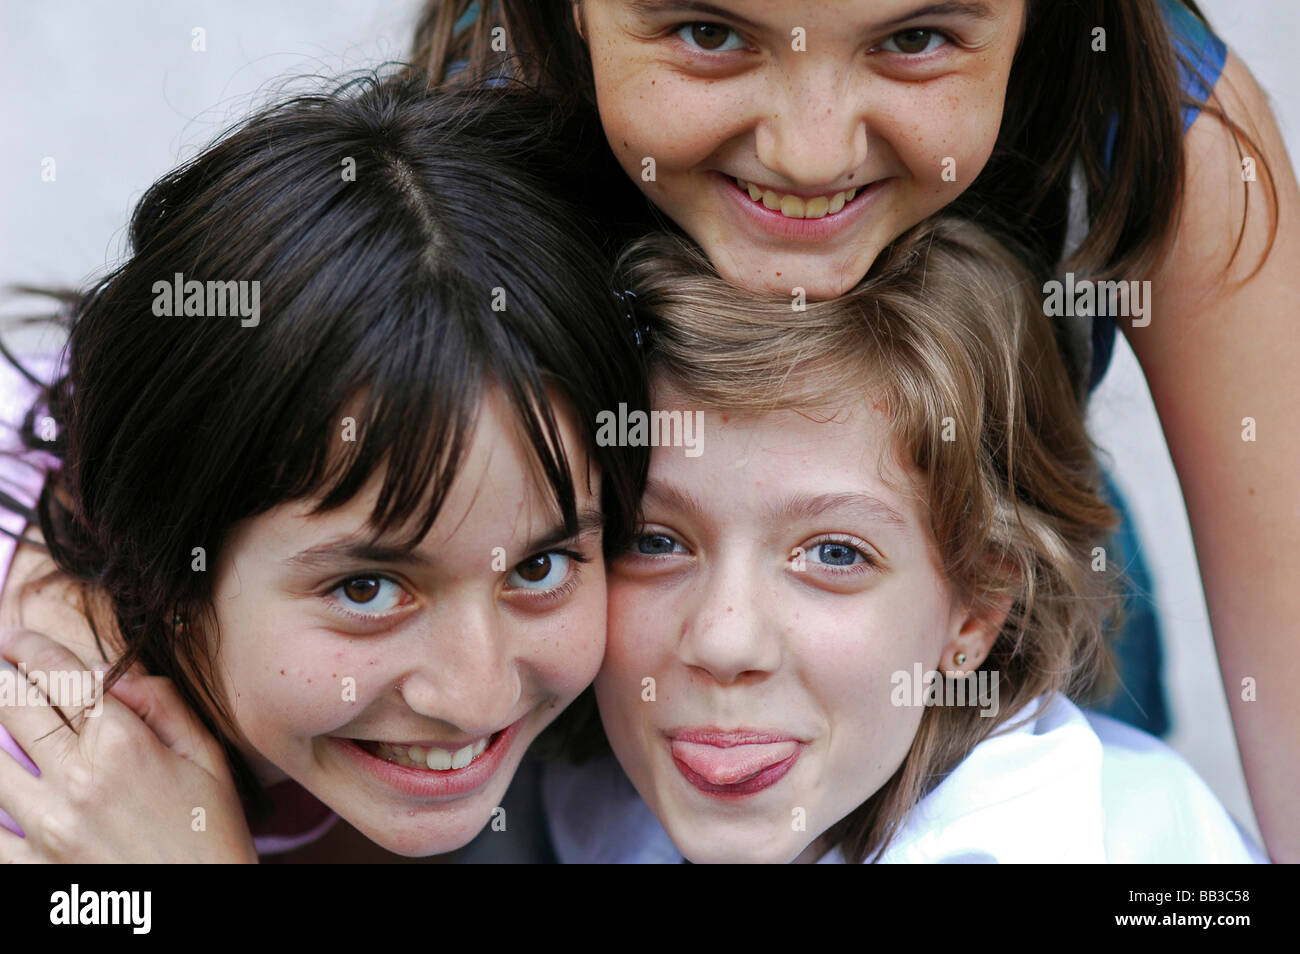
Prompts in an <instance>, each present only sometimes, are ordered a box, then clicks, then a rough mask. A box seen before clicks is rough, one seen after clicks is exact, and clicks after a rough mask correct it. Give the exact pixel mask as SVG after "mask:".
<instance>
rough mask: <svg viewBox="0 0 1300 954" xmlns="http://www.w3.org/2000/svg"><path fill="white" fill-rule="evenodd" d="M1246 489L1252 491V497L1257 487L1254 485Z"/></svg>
mask: <svg viewBox="0 0 1300 954" xmlns="http://www.w3.org/2000/svg"><path fill="white" fill-rule="evenodd" d="M1246 489H1247V490H1249V491H1250V495H1251V496H1252V497H1253V496H1255V488H1254V487H1247V488H1246Z"/></svg>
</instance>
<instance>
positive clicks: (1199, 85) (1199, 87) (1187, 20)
mask: <svg viewBox="0 0 1300 954" xmlns="http://www.w3.org/2000/svg"><path fill="white" fill-rule="evenodd" d="M1160 12H1161V13H1162V14H1164V18H1165V23H1166V24H1168V26H1169V35H1170V38H1171V39H1172V40H1173V44H1174V49H1175V51H1176V52H1177V53H1178V55H1179V60H1178V72H1179V74H1180V75H1181V77H1182V87H1183V95H1184V96H1185V97H1186V98H1187V99H1188V100H1190V101H1191V102H1190V103H1188V104H1186V105H1184V106H1183V132H1184V133H1186V132H1187V130H1189V129H1190V128H1191V127H1192V123H1194V122H1196V117H1197V116H1199V115H1200V114H1201V109H1200V106H1199V105H1198V104H1200V103H1204V102H1205V101H1206V100H1207V99H1209V97H1210V93H1211V92H1212V91H1213V90H1214V86H1215V84H1216V83H1218V81H1219V76H1220V74H1222V73H1223V66H1224V64H1225V63H1226V62H1227V59H1228V48H1227V47H1226V46H1225V45H1224V43H1223V41H1222V40H1220V39H1219V38H1218V37H1217V36H1215V35H1214V34H1213V33H1211V32H1210V31H1209V30H1207V29H1206V28H1205V25H1204V24H1203V23H1201V21H1200V20H1198V19H1197V18H1196V15H1195V14H1194V13H1192V11H1191V10H1189V9H1187V7H1185V6H1183V5H1182V3H1180V2H1179V0H1160ZM1116 128H1117V127H1116V126H1114V125H1112V126H1111V134H1110V136H1109V137H1108V139H1107V142H1106V165H1107V167H1109V166H1110V162H1111V155H1112V153H1113V152H1114V147H1115V132H1116ZM1115 331H1116V327H1115V322H1114V321H1113V320H1111V319H1110V318H1103V317H1098V318H1095V319H1093V322H1092V369H1091V372H1090V373H1089V377H1088V390H1089V391H1091V390H1092V389H1093V388H1095V387H1096V386H1097V385H1098V383H1100V381H1101V379H1102V376H1103V375H1104V374H1105V373H1106V368H1107V367H1109V365H1110V358H1111V355H1112V354H1113V353H1114V351H1115Z"/></svg>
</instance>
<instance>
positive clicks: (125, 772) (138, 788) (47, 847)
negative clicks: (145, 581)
mask: <svg viewBox="0 0 1300 954" xmlns="http://www.w3.org/2000/svg"><path fill="white" fill-rule="evenodd" d="M20 666H21V667H23V668H22V669H20V668H18V667H20ZM5 683H8V685H5ZM29 683H30V684H35V685H36V686H38V687H40V688H39V691H37V690H29V689H28V685H29ZM73 683H75V684H76V685H75V686H74V685H73ZM83 686H89V687H93V692H95V693H96V697H95V698H77V695H78V694H79V691H80V690H81V689H82V687H83ZM102 686H103V680H102V678H94V674H93V671H92V670H91V669H90V667H88V666H87V665H86V664H85V663H84V662H83V661H82V660H81V659H79V658H78V657H77V656H76V655H75V654H74V653H73V652H71V651H70V650H68V649H67V648H66V647H64V646H63V645H61V644H59V643H58V642H56V641H55V640H53V639H50V638H49V637H47V636H43V635H41V634H40V633H36V632H32V631H31V630H22V629H13V630H6V631H3V632H0V729H2V730H7V732H8V734H9V735H10V736H11V737H12V739H6V738H5V735H4V732H0V748H3V749H5V750H6V751H7V752H8V754H4V753H0V861H4V862H79V863H101V862H157V863H172V862H256V861H257V852H256V849H255V848H254V846H253V839H252V835H251V834H250V833H249V830H248V823H247V821H246V820H245V818H244V812H243V807H242V806H241V804H240V800H239V796H238V794H237V792H236V790H235V785H234V780H233V779H232V777H231V775H230V768H229V766H228V765H227V763H226V759H225V755H224V753H223V751H222V748H221V745H220V744H219V743H218V742H217V740H216V739H215V738H213V737H212V735H211V733H209V732H208V731H207V730H206V729H205V728H204V726H203V724H202V723H201V722H200V721H199V720H198V718H197V717H196V716H195V715H194V714H193V712H191V711H190V709H189V707H188V706H187V705H186V704H185V703H184V702H183V701H182V699H181V697H180V694H179V693H178V692H177V691H176V687H175V685H174V684H173V683H172V681H171V680H170V679H166V678H163V677H159V676H147V675H143V674H140V673H132V672H128V673H127V674H125V675H124V676H123V677H122V678H121V679H119V680H118V681H117V682H116V683H115V684H114V685H113V688H112V689H111V690H110V692H109V693H108V694H107V695H105V696H104V697H103V698H102V699H99V698H98V696H97V693H98V691H99V690H101V689H102ZM69 694H72V695H73V696H74V698H73V699H72V700H69V699H68V698H67V696H68V695H69ZM17 695H21V696H22V698H21V700H20V699H17V698H15V696H17ZM51 696H53V697H54V701H55V702H60V703H61V705H60V708H62V709H63V711H64V713H65V715H67V716H68V719H69V721H70V722H71V723H72V724H73V726H75V727H76V732H75V733H74V731H73V730H72V729H70V728H68V726H67V725H65V724H64V722H63V720H62V719H60V718H59V715H58V712H57V711H56V710H55V709H54V708H53V707H52V706H50V705H49V704H48V703H49V699H50V697H51ZM20 702H21V704H19V703H20ZM32 702H38V703H41V704H37V705H32V704H30V703H32ZM70 703H72V704H70ZM83 706H84V707H85V708H86V711H85V713H84V714H82V713H81V708H82V707H83ZM17 746H21V750H22V751H21V752H19V751H15V748H16V747H17ZM24 753H25V755H26V756H27V757H28V759H29V760H30V764H31V765H33V766H34V767H35V769H36V770H37V771H38V772H39V775H37V774H36V773H34V772H33V771H32V769H31V768H30V767H28V764H24V760H23V759H21V758H20V756H21V755H23V754H24ZM6 813H7V814H8V816H9V819H7V820H6V819H4V818H3V814H6ZM6 821H12V822H16V825H17V827H20V828H21V829H22V832H23V835H24V836H23V837H20V836H19V835H17V834H15V833H13V832H12V830H7V829H10V828H11V826H10V825H7V824H5V822H6Z"/></svg>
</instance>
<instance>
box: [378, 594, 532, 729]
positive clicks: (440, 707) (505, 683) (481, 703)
mask: <svg viewBox="0 0 1300 954" xmlns="http://www.w3.org/2000/svg"><path fill="white" fill-rule="evenodd" d="M513 647H514V641H513V640H512V639H511V638H510V634H509V632H508V630H507V628H506V627H504V626H503V625H502V621H501V619H500V616H499V614H498V613H497V612H496V611H495V609H493V608H491V607H484V608H481V609H480V608H467V609H462V610H460V611H456V610H454V609H452V608H449V609H448V611H447V612H446V613H440V614H438V615H437V616H436V617H435V619H434V620H433V621H432V622H431V624H430V627H429V632H427V633H423V634H421V638H420V639H419V641H418V643H417V644H416V646H415V648H414V650H413V652H414V653H416V654H418V658H416V659H413V660H410V661H409V663H408V666H409V668H408V670H407V674H406V676H405V678H404V679H403V680H402V682H401V684H400V685H399V687H398V691H399V693H400V694H401V696H402V698H403V699H404V700H405V702H406V704H407V705H408V706H410V707H411V709H412V710H413V711H415V712H417V713H419V714H420V715H422V716H425V717H427V718H430V719H437V720H439V721H441V722H446V723H448V724H449V725H453V726H455V727H456V728H457V729H459V730H460V731H462V732H465V733H468V734H480V733H482V734H487V733H491V732H495V731H497V730H498V729H502V728H504V727H505V726H507V725H509V724H510V722H512V721H513V720H514V719H516V718H518V717H519V716H520V715H521V714H522V713H520V712H519V703H520V699H521V696H522V685H521V682H520V676H519V672H518V668H517V666H516V659H515V652H514V648H513Z"/></svg>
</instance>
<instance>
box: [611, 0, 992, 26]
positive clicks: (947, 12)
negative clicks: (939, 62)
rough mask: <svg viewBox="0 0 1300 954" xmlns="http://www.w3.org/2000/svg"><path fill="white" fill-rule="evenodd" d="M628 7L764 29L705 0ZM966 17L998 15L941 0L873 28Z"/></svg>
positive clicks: (643, 0) (975, 0) (972, 2)
mask: <svg viewBox="0 0 1300 954" xmlns="http://www.w3.org/2000/svg"><path fill="white" fill-rule="evenodd" d="M628 6H630V7H631V8H632V10H633V11H634V12H636V13H639V14H642V15H647V14H664V13H682V14H686V13H696V14H700V15H702V16H709V17H717V18H718V19H721V20H730V21H731V22H733V23H735V24H737V25H739V26H742V27H744V28H745V29H747V30H754V31H757V30H759V29H761V27H760V25H759V24H757V23H755V22H754V21H753V20H748V19H746V18H745V17H743V16H741V15H740V14H738V13H736V12H734V11H732V10H728V9H727V8H726V7H720V6H717V5H715V4H712V3H706V2H704V0H628ZM950 16H955V17H966V18H967V19H971V20H993V19H996V14H995V13H994V12H993V8H992V7H990V6H989V5H988V3H986V2H985V0H942V2H939V3H927V4H925V5H924V6H921V7H917V8H916V9H914V10H911V11H909V12H907V13H905V14H903V15H902V16H898V17H894V18H892V19H890V20H886V21H885V22H883V23H877V24H874V25H873V26H872V29H874V30H887V29H890V28H891V27H895V26H898V25H899V24H902V23H907V22H908V21H909V20H916V19H919V18H921V17H950Z"/></svg>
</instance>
